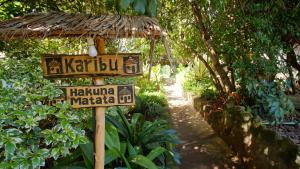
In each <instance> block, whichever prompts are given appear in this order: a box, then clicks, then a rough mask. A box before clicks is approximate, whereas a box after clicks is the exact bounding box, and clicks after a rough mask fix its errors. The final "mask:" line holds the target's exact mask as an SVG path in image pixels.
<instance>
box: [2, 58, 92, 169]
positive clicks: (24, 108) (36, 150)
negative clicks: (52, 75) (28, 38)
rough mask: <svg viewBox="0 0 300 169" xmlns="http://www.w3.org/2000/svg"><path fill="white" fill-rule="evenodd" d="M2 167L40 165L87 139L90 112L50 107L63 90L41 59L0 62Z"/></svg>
mask: <svg viewBox="0 0 300 169" xmlns="http://www.w3.org/2000/svg"><path fill="white" fill-rule="evenodd" d="M0 79H1V83H0V150H1V153H0V160H1V163H0V168H6V169H10V168H22V169H26V168H39V167H41V166H45V165H47V164H48V163H49V162H51V161H52V160H53V159H57V158H59V157H61V156H66V155H67V154H69V153H70V150H71V149H74V148H76V147H78V146H79V145H80V144H83V143H86V142H87V138H86V136H85V131H84V130H83V129H84V126H83V123H82V121H85V119H87V118H88V115H87V113H86V112H85V110H80V111H78V110H74V109H71V108H70V107H69V106H68V105H67V104H57V105H56V106H48V105H45V104H44V103H45V101H46V100H51V99H53V98H55V97H57V96H59V95H60V94H61V91H60V90H59V89H57V88H56V87H55V84H53V83H51V82H50V81H49V80H46V79H44V78H43V76H42V71H41V69H40V68H39V58H37V57H28V58H19V59H18V60H17V59H10V58H6V59H4V60H2V61H1V62H0Z"/></svg>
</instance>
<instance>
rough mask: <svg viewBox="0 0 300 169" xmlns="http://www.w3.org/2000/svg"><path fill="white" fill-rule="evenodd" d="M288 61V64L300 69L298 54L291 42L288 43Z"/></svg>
mask: <svg viewBox="0 0 300 169" xmlns="http://www.w3.org/2000/svg"><path fill="white" fill-rule="evenodd" d="M287 46H288V47H287V52H286V62H287V65H288V66H292V67H293V68H294V69H296V70H298V71H300V64H299V63H298V61H297V55H296V53H295V51H294V48H293V46H292V45H291V44H287Z"/></svg>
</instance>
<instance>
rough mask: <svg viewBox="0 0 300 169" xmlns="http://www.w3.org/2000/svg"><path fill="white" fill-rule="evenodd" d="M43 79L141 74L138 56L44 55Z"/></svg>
mask: <svg viewBox="0 0 300 169" xmlns="http://www.w3.org/2000/svg"><path fill="white" fill-rule="evenodd" d="M42 69H43V72H44V76H45V77H49V78H51V77H86V76H91V77H96V76H114V75H120V76H134V75H141V74H142V73H143V71H142V70H143V68H142V62H141V61H140V54H137V53H126V54H122V53H118V54H103V55H98V56H97V57H90V56H88V55H45V56H43V57H42Z"/></svg>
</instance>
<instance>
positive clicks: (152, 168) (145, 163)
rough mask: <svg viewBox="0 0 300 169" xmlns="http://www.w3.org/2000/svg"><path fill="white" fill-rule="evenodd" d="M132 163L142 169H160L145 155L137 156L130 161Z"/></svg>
mask: <svg viewBox="0 0 300 169" xmlns="http://www.w3.org/2000/svg"><path fill="white" fill-rule="evenodd" d="M130 162H132V163H134V164H137V165H139V166H141V167H145V168H147V169H158V167H157V166H156V165H155V164H154V163H153V162H152V161H151V160H150V159H148V158H147V157H145V156H143V155H137V156H135V157H134V158H132V159H131V160H130Z"/></svg>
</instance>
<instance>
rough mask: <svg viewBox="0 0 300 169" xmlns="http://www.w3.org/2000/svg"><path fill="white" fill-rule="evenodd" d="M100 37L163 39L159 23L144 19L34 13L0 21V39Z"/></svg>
mask: <svg viewBox="0 0 300 169" xmlns="http://www.w3.org/2000/svg"><path fill="white" fill-rule="evenodd" d="M82 36H100V37H102V38H126V37H154V38H159V37H163V36H165V33H164V31H163V30H162V29H161V27H160V25H159V23H158V21H157V20H156V19H155V18H151V17H146V16H121V15H102V16H90V15H86V14H68V13H62V12H50V13H35V14H30V15H27V16H23V17H17V18H14V19H11V20H7V21H2V22H0V38H3V39H15V38H29V37H30V38H31V37H36V38H46V37H82Z"/></svg>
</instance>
